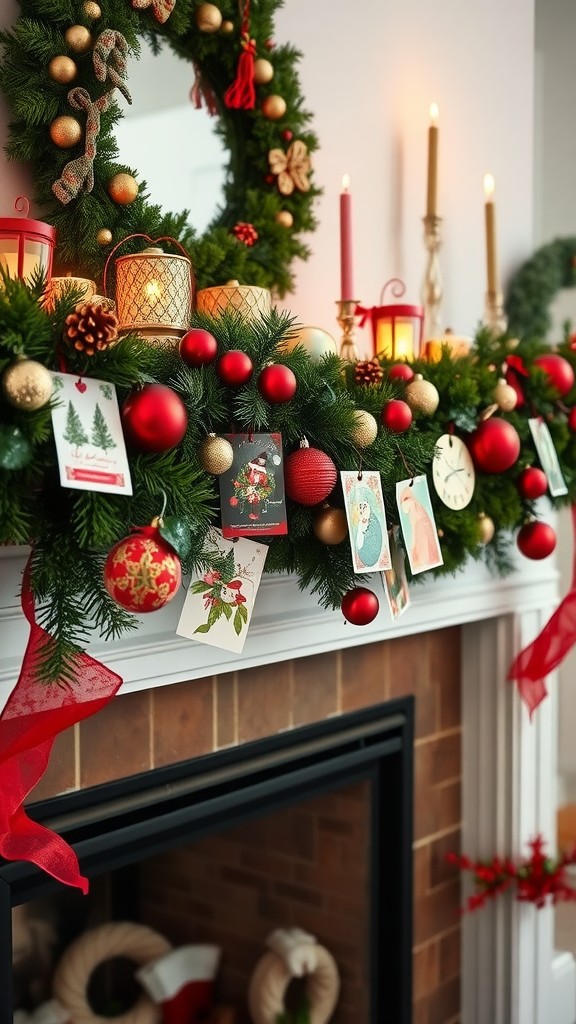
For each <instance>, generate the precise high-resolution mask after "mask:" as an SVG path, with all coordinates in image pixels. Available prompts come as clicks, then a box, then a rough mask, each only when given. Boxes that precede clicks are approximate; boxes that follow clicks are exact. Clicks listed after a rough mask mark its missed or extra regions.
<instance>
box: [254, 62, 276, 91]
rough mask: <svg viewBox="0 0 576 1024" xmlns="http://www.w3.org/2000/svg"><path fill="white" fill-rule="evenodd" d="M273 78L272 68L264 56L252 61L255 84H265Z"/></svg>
mask: <svg viewBox="0 0 576 1024" xmlns="http://www.w3.org/2000/svg"><path fill="white" fill-rule="evenodd" d="M273 78H274V68H273V66H272V64H271V63H270V61H269V60H266V58H265V57H258V60H255V61H254V81H255V82H256V85H267V84H268V82H271V81H272V79H273Z"/></svg>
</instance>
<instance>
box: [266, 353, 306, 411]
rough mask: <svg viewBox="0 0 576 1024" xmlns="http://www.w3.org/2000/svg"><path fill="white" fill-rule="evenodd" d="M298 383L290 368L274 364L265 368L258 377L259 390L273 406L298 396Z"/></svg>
mask: <svg viewBox="0 0 576 1024" xmlns="http://www.w3.org/2000/svg"><path fill="white" fill-rule="evenodd" d="M297 386H298V383H297V381H296V377H295V376H294V374H293V372H292V370H291V369H290V367H289V366H283V365H282V364H281V363H272V364H271V365H270V366H265V367H264V369H263V370H262V373H261V374H260V376H259V377H258V390H259V392H260V394H261V395H262V398H265V399H266V401H267V402H270V404H271V405H280V404H281V403H282V402H289V401H290V399H291V398H294V395H295V394H296V388H297Z"/></svg>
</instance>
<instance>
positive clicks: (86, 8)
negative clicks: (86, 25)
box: [82, 0, 102, 21]
mask: <svg viewBox="0 0 576 1024" xmlns="http://www.w3.org/2000/svg"><path fill="white" fill-rule="evenodd" d="M82 14H83V15H84V16H85V17H86V18H92V21H96V19H97V18H101V17H102V11H101V9H100V7H99V6H98V4H95V3H94V0H86V3H84V4H82Z"/></svg>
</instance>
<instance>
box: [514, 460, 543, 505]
mask: <svg viewBox="0 0 576 1024" xmlns="http://www.w3.org/2000/svg"><path fill="white" fill-rule="evenodd" d="M518 490H519V492H520V494H521V495H522V497H523V498H528V500H529V501H535V500H536V498H541V497H542V496H543V495H544V494H546V491H547V490H548V479H547V477H546V473H545V472H544V470H542V469H538V466H528V468H527V469H523V470H522V472H521V473H520V476H519V477H518Z"/></svg>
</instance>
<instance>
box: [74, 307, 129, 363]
mask: <svg viewBox="0 0 576 1024" xmlns="http://www.w3.org/2000/svg"><path fill="white" fill-rule="evenodd" d="M64 338H65V340H66V341H67V342H68V344H69V345H72V346H73V347H74V348H75V349H77V351H78V352H83V353H84V354H85V355H87V356H93V355H94V353H95V352H103V351H104V349H107V348H109V346H110V345H113V344H114V342H115V341H117V340H118V318H117V317H116V314H115V313H113V312H112V310H110V309H107V308H106V306H105V305H104V303H102V302H79V303H78V305H77V306H76V309H75V310H74V312H73V313H70V314H69V316H67V317H66V321H65V326H64Z"/></svg>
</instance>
